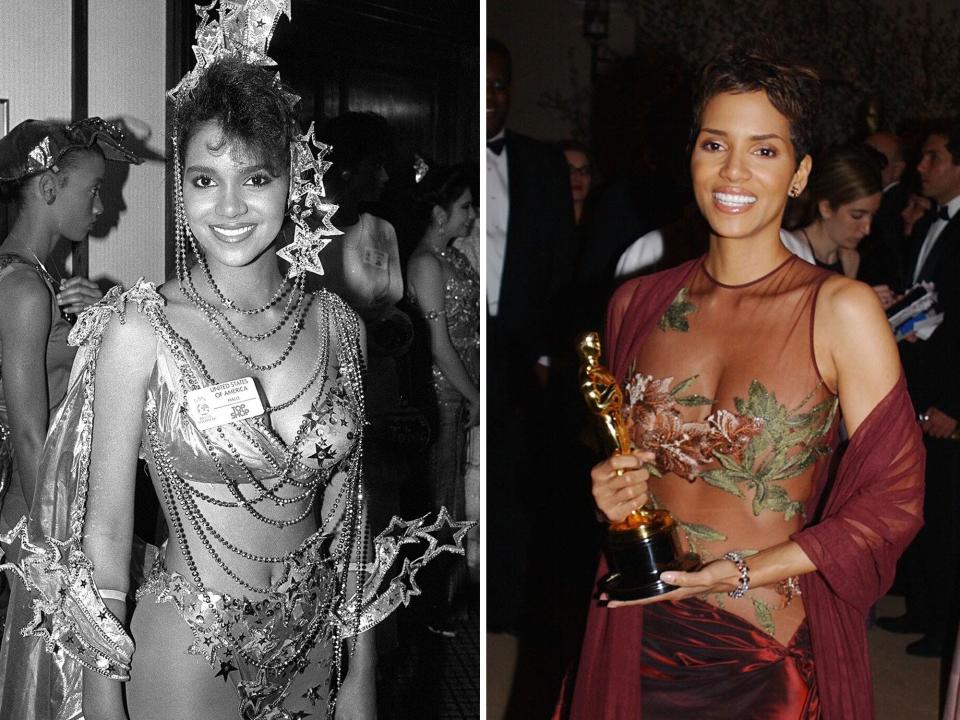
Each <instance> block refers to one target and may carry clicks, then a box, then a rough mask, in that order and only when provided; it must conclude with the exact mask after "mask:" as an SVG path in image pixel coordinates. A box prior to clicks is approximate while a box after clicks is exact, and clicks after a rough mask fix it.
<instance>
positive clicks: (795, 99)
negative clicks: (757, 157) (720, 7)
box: [690, 48, 820, 162]
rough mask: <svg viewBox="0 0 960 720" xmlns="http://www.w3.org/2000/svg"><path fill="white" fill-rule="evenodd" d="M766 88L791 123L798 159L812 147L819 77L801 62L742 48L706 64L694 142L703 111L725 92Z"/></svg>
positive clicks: (695, 110) (695, 107) (695, 105)
mask: <svg viewBox="0 0 960 720" xmlns="http://www.w3.org/2000/svg"><path fill="white" fill-rule="evenodd" d="M759 91H763V92H765V93H766V94H767V99H768V100H770V104H771V105H773V106H774V107H775V108H776V109H777V111H778V112H780V114H781V115H783V116H784V117H785V118H787V120H788V121H789V123H790V142H791V144H792V145H793V150H794V153H795V155H796V159H797V162H799V161H800V160H801V159H803V157H804V156H805V155H809V154H810V151H811V149H812V147H813V135H814V132H813V126H814V122H815V118H816V117H817V113H818V110H819V105H820V78H819V77H818V75H817V73H816V72H815V71H814V70H812V69H810V68H808V67H804V66H801V65H792V64H787V63H784V62H782V61H780V60H776V59H774V58H773V57H772V56H769V55H766V54H763V53H761V52H759V51H755V50H747V49H743V48H734V49H728V50H725V51H724V52H722V53H721V54H720V55H719V56H718V57H716V58H714V59H713V60H711V61H710V62H709V63H707V65H706V67H705V68H704V69H703V74H702V75H701V77H700V84H699V87H698V88H697V91H696V94H695V96H694V102H693V127H692V128H691V135H690V137H691V142H692V141H693V140H695V139H696V136H697V134H698V133H699V132H700V126H701V123H702V120H703V110H704V108H705V107H706V106H707V103H708V102H709V101H710V100H711V99H712V98H713V97H714V96H716V95H720V94H722V93H734V94H739V93H751V92H759Z"/></svg>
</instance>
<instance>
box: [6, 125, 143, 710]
mask: <svg viewBox="0 0 960 720" xmlns="http://www.w3.org/2000/svg"><path fill="white" fill-rule="evenodd" d="M122 143H123V134H122V133H121V132H120V130H119V129H118V128H116V127H115V126H113V125H111V124H109V123H105V122H103V121H102V120H101V119H100V118H89V119H87V120H81V121H80V122H76V123H73V124H71V125H67V126H63V125H55V124H52V123H46V122H40V121H37V120H27V121H25V122H23V123H20V124H19V125H17V126H16V127H15V128H14V129H13V130H11V131H10V133H9V134H7V135H6V136H5V137H4V138H3V139H2V140H0V182H2V186H0V187H2V191H3V194H4V199H5V200H7V201H9V202H12V203H13V205H14V206H15V210H16V219H15V220H14V223H13V225H12V227H11V228H10V231H9V233H8V234H7V237H6V238H5V239H4V241H3V243H2V244H0V307H3V308H4V311H3V312H2V313H0V351H2V365H0V435H2V438H3V440H2V445H0V492H2V491H5V493H6V494H5V496H4V497H3V508H2V511H0V533H2V532H9V531H10V530H11V529H12V528H13V527H14V526H15V525H16V523H17V522H18V521H19V520H20V518H21V517H23V516H25V515H28V514H33V515H36V516H38V517H40V516H47V515H50V514H51V513H55V512H57V508H56V507H55V503H52V502H50V497H49V496H48V495H47V494H44V493H43V492H41V493H39V494H36V495H35V493H34V491H35V490H36V484H37V472H38V466H39V461H40V451H41V449H42V447H43V441H44V438H45V437H46V434H47V426H48V423H49V419H50V417H51V413H52V412H53V409H54V408H55V407H56V406H57V405H59V404H60V402H61V400H63V397H64V395H65V394H66V391H67V380H68V378H69V375H70V367H71V365H72V364H73V358H74V355H75V354H76V348H74V347H71V346H69V345H68V344H67V335H68V334H69V332H70V330H71V326H70V324H69V323H68V322H67V321H66V319H65V317H64V315H65V314H76V313H78V312H80V311H81V310H83V309H85V308H86V307H87V306H89V305H91V304H92V303H94V302H96V301H97V300H99V299H100V297H101V295H102V293H101V292H100V289H99V288H98V287H97V286H96V285H95V284H94V283H93V282H91V281H90V280H88V279H86V278H82V277H72V278H67V279H65V280H63V281H62V282H59V283H58V282H57V281H56V280H55V279H54V278H53V277H52V276H51V274H50V273H49V272H48V271H47V265H48V264H50V263H51V259H52V254H53V251H54V248H55V246H56V245H57V244H58V243H59V242H60V241H61V239H63V240H67V241H69V242H80V241H82V240H83V239H85V238H86V237H87V234H88V233H89V232H90V229H91V227H92V226H93V223H94V222H95V221H96V219H97V217H98V216H99V215H100V214H101V213H102V212H103V203H102V202H101V200H100V185H101V183H102V182H103V175H104V169H105V165H104V161H105V159H109V160H113V161H118V162H132V163H139V162H140V160H139V159H138V158H137V157H136V156H135V155H134V154H133V153H132V152H130V151H129V150H127V149H126V148H124V147H123V144H122ZM51 267H52V265H51ZM16 558H17V548H16V547H11V548H8V549H6V554H5V560H6V561H10V560H15V559H16ZM2 582H3V583H4V584H6V578H4V579H3V581H2ZM5 596H6V593H5ZM9 597H10V602H9V605H10V613H11V617H16V618H18V619H25V618H26V617H29V615H30V613H29V611H28V609H27V604H26V603H27V592H26V590H25V589H24V588H23V587H22V586H21V585H20V584H19V583H18V584H15V585H14V586H13V587H12V589H11V591H10V596H9ZM3 610H4V617H5V618H6V610H7V603H6V602H4V604H3ZM21 625H22V623H20V624H18V623H17V622H15V621H14V622H8V623H6V627H5V628H4V637H3V646H2V648H0V689H2V696H0V717H14V716H17V714H18V713H19V712H23V715H22V716H24V717H26V716H29V717H38V718H43V717H45V715H43V714H41V713H42V709H41V708H35V707H32V706H30V705H27V706H22V705H19V704H18V703H19V702H20V700H21V699H23V698H25V697H28V691H27V689H28V688H30V687H32V686H34V685H35V684H38V683H39V684H43V683H49V685H50V687H51V689H53V688H55V687H59V677H60V674H59V668H60V667H62V662H60V661H55V662H52V663H49V664H47V663H44V664H42V665H41V667H40V670H39V672H38V677H30V676H29V675H28V673H27V669H28V668H31V667H34V666H33V665H31V663H32V662H33V661H34V660H38V659H39V658H40V656H41V655H43V650H42V649H41V648H40V647H39V646H38V644H37V643H36V641H35V640H34V639H33V638H29V639H28V638H24V637H22V636H21V634H20V629H21ZM62 689H63V688H62V687H59V690H55V691H54V692H55V693H56V692H62ZM14 707H17V708H19V709H20V710H18V711H16V712H15V711H14V710H13V708H14Z"/></svg>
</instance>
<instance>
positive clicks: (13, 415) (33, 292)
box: [0, 268, 51, 520]
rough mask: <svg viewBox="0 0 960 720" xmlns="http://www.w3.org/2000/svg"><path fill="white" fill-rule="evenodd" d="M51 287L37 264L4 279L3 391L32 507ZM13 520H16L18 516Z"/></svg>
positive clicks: (44, 402)
mask: <svg viewBox="0 0 960 720" xmlns="http://www.w3.org/2000/svg"><path fill="white" fill-rule="evenodd" d="M50 304H51V299H50V291H49V290H48V289H47V286H46V284H44V282H43V280H41V279H40V277H39V276H38V275H37V274H36V273H35V272H33V271H32V270H29V269H26V268H24V269H23V270H21V271H17V270H15V271H13V272H12V273H11V274H10V275H9V276H8V277H7V278H6V279H5V281H4V282H3V283H2V284H0V305H2V307H3V312H0V342H2V347H3V366H2V370H0V372H2V376H3V392H4V399H5V400H6V403H7V413H8V418H9V421H10V428H11V432H12V434H13V448H14V462H15V463H16V467H17V473H18V475H19V477H20V484H21V488H22V490H23V497H24V499H25V500H26V502H27V508H28V509H29V506H30V503H31V502H32V501H33V492H34V490H35V489H36V485H37V467H38V465H39V461H40V450H41V449H42V448H43V439H44V437H46V434H47V422H48V421H49V414H50V411H49V393H48V388H47V339H48V337H49V335H50ZM13 520H16V518H14V519H13Z"/></svg>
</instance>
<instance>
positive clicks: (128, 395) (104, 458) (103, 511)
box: [83, 311, 157, 720]
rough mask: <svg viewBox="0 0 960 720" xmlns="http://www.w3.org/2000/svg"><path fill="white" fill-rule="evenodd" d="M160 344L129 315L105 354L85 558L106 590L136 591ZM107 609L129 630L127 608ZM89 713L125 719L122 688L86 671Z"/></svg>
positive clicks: (109, 335) (115, 328) (107, 339)
mask: <svg viewBox="0 0 960 720" xmlns="http://www.w3.org/2000/svg"><path fill="white" fill-rule="evenodd" d="M156 342H157V341H156V336H155V335H154V334H153V330H152V328H151V326H150V323H149V321H148V320H147V318H146V317H144V316H143V315H141V314H140V313H138V312H133V311H131V312H128V313H127V314H126V317H125V321H124V322H123V323H120V322H119V321H118V320H117V319H114V320H113V321H112V322H111V323H110V325H109V326H108V327H107V329H106V331H105V332H104V336H103V340H102V345H101V347H100V354H99V358H98V363H97V372H96V380H95V383H96V385H95V387H96V395H95V398H94V405H93V414H94V423H93V440H92V447H91V453H90V485H89V490H88V495H87V511H86V517H85V524H84V537H83V550H84V553H85V554H86V555H87V557H89V558H90V560H91V561H92V562H93V567H94V579H95V581H96V584H97V587H98V588H100V589H101V590H103V589H109V590H114V591H119V592H123V593H128V592H129V590H130V587H129V584H130V551H131V544H132V540H133V497H134V485H135V478H136V465H137V456H138V453H139V448H140V438H141V431H142V414H143V406H144V401H145V398H146V389H147V383H148V381H149V378H150V374H151V372H152V370H153V366H154V363H155V361H156ZM105 602H106V605H107V607H108V608H109V610H110V611H111V612H112V613H113V614H114V615H115V616H116V617H117V619H118V620H120V621H121V623H125V622H126V617H127V607H126V603H125V602H123V601H120V600H114V599H106V600H105ZM83 712H84V716H85V717H86V718H88V720H102V719H109V720H114V719H116V718H126V713H125V712H124V709H123V696H122V687H121V684H120V683H119V682H117V681H115V680H110V679H107V678H105V677H103V676H102V675H99V674H98V673H96V672H94V671H92V670H88V669H84V671H83Z"/></svg>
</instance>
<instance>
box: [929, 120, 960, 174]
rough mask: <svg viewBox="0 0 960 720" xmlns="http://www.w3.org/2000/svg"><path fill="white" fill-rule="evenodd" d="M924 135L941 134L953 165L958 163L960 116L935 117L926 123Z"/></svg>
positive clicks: (959, 158)
mask: <svg viewBox="0 0 960 720" xmlns="http://www.w3.org/2000/svg"><path fill="white" fill-rule="evenodd" d="M926 130H927V132H926V135H925V137H930V136H931V135H942V136H943V137H945V138H946V139H947V151H948V152H949V153H950V157H951V159H952V160H953V164H954V165H960V118H937V119H935V120H931V121H930V122H928V123H927V128H926Z"/></svg>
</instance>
